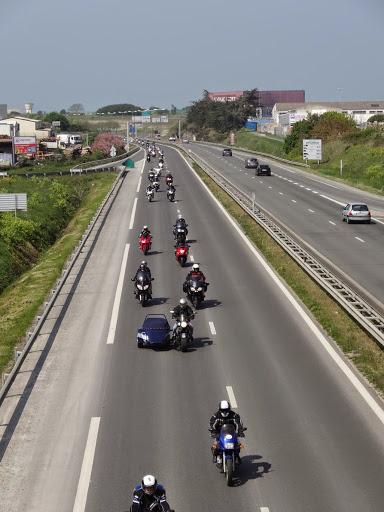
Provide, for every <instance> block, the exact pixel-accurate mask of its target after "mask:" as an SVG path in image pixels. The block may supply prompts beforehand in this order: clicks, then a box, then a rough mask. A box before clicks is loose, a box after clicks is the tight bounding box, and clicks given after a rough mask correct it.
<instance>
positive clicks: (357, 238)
mask: <svg viewBox="0 0 384 512" xmlns="http://www.w3.org/2000/svg"><path fill="white" fill-rule="evenodd" d="M355 238H356V240H358V241H359V242H362V243H363V244H364V243H365V240H363V239H362V238H359V237H358V236H355Z"/></svg>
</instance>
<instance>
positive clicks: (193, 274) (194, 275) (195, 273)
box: [183, 263, 209, 293]
mask: <svg viewBox="0 0 384 512" xmlns="http://www.w3.org/2000/svg"><path fill="white" fill-rule="evenodd" d="M191 279H198V280H199V281H204V284H205V286H204V291H205V292H206V291H207V287H208V285H209V283H206V282H205V275H204V274H203V272H202V271H201V270H200V266H199V264H198V263H194V264H193V265H192V270H191V271H190V272H188V274H187V277H186V278H185V281H184V283H183V291H184V293H187V291H188V283H189V281H190V280H191Z"/></svg>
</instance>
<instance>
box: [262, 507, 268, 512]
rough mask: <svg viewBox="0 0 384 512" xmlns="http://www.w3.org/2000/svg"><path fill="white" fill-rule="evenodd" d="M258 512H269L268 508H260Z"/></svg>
mask: <svg viewBox="0 0 384 512" xmlns="http://www.w3.org/2000/svg"><path fill="white" fill-rule="evenodd" d="M260 512H269V508H268V507H260Z"/></svg>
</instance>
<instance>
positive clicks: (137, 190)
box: [136, 176, 141, 192]
mask: <svg viewBox="0 0 384 512" xmlns="http://www.w3.org/2000/svg"><path fill="white" fill-rule="evenodd" d="M140 185H141V176H140V178H139V183H138V184H137V189H136V192H140Z"/></svg>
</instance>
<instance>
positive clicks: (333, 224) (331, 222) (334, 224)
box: [328, 220, 336, 226]
mask: <svg viewBox="0 0 384 512" xmlns="http://www.w3.org/2000/svg"><path fill="white" fill-rule="evenodd" d="M328 222H329V223H330V224H332V226H336V222H333V221H332V220H329V221H328Z"/></svg>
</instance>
